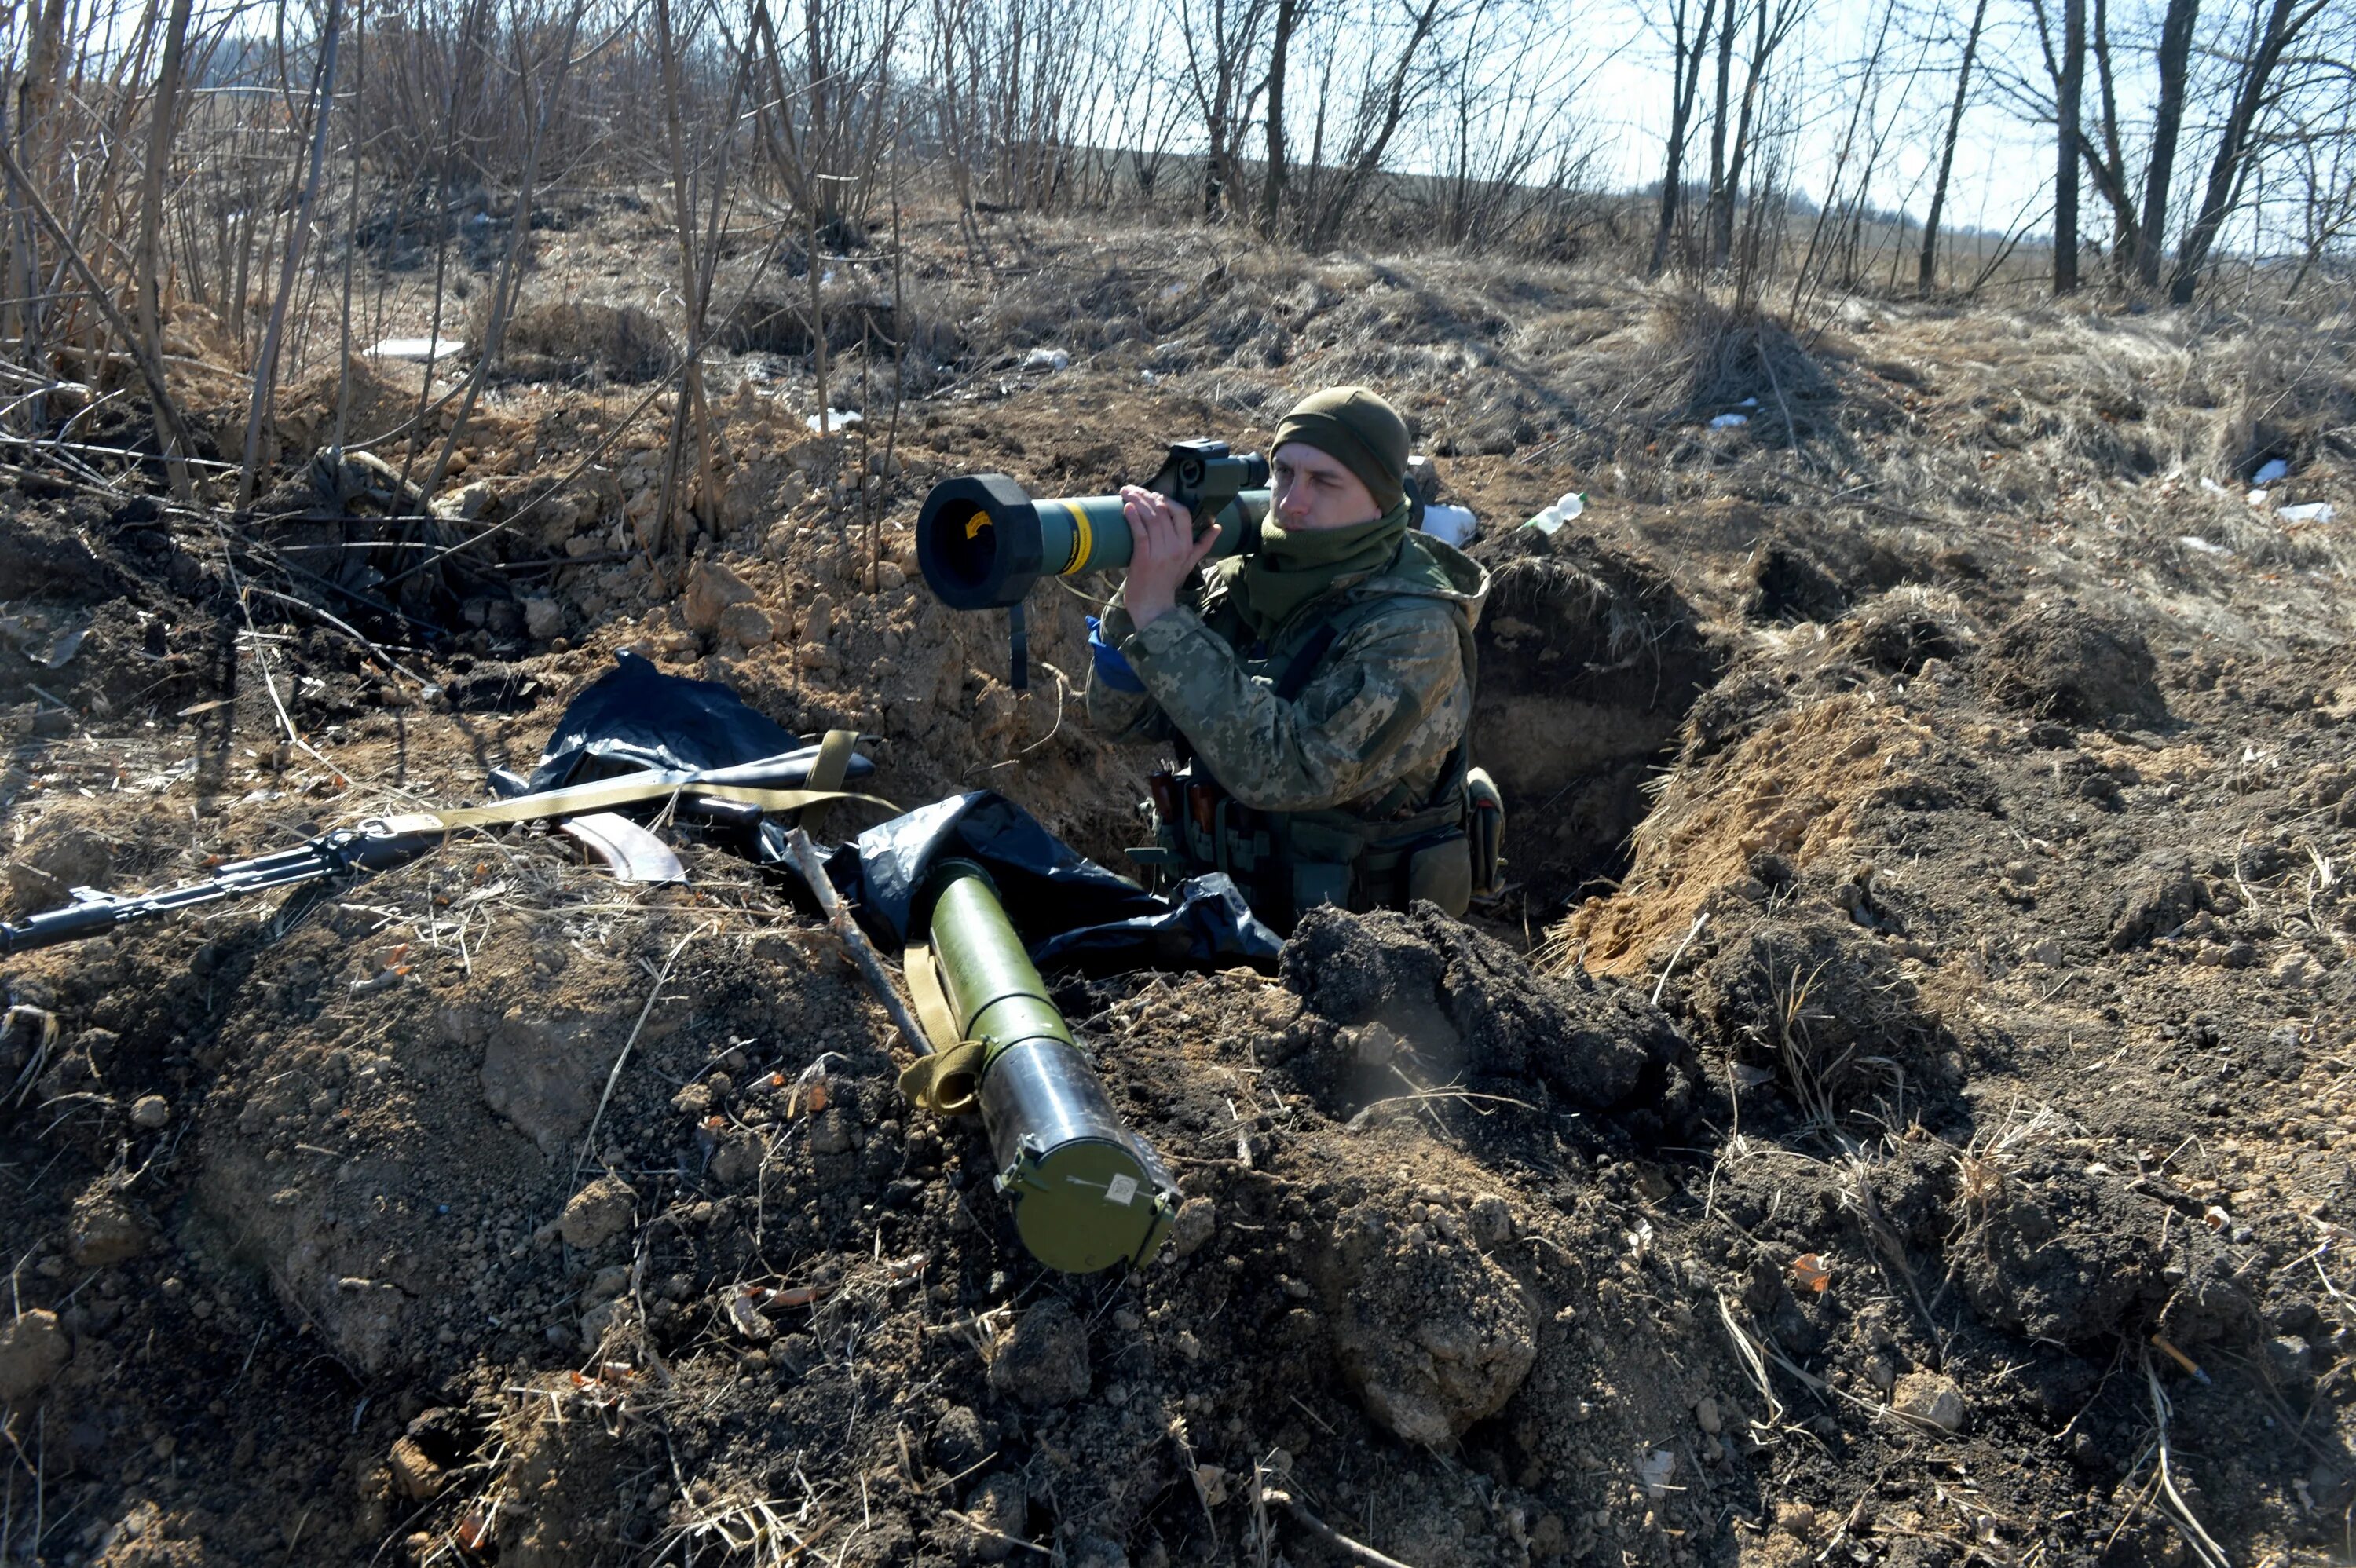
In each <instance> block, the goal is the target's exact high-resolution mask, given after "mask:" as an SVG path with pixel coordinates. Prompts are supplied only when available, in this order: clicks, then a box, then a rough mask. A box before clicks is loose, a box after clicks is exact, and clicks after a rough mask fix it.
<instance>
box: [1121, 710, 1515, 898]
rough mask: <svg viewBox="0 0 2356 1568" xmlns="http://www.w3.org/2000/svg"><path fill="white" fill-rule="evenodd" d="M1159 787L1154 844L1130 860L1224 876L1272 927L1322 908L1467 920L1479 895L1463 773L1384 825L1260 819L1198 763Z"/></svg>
mask: <svg viewBox="0 0 2356 1568" xmlns="http://www.w3.org/2000/svg"><path fill="white" fill-rule="evenodd" d="M1461 752H1462V748H1461V747H1460V748H1459V754H1461ZM1151 783H1152V786H1153V795H1154V802H1153V806H1154V809H1153V819H1154V840H1155V841H1154V843H1153V845H1152V846H1151V848H1150V849H1146V850H1142V851H1141V850H1135V849H1132V850H1131V851H1130V855H1131V857H1132V858H1134V859H1139V860H1142V861H1146V862H1148V863H1150V864H1155V865H1160V866H1164V867H1168V868H1171V869H1173V870H1176V871H1178V872H1179V874H1181V875H1187V874H1194V873H1200V872H1203V871H1225V872H1226V874H1227V875H1228V876H1230V877H1233V878H1234V879H1235V880H1236V884H1237V886H1238V887H1240V888H1242V889H1243V890H1244V891H1245V893H1246V895H1247V896H1248V897H1249V898H1250V900H1251V903H1252V907H1253V908H1254V909H1255V910H1257V911H1258V912H1260V913H1261V916H1262V918H1264V919H1267V920H1269V922H1270V923H1275V924H1280V925H1282V926H1285V927H1287V928H1289V927H1290V924H1291V923H1292V922H1293V921H1294V920H1295V919H1297V918H1299V916H1300V914H1301V912H1302V911H1304V910H1309V909H1313V908H1315V907H1316V906H1317V905H1319V904H1321V903H1331V904H1339V905H1341V906H1342V907H1343V908H1344V909H1352V910H1370V909H1404V908H1406V907H1407V905H1408V902H1409V901H1412V900H1415V899H1428V900H1430V901H1431V902H1433V903H1436V904H1438V905H1439V906H1440V908H1442V909H1444V910H1446V911H1447V912H1449V913H1451V914H1462V913H1463V912H1464V911H1465V909H1466V907H1467V906H1468V905H1470V904H1471V902H1472V895H1473V893H1474V891H1476V887H1475V881H1476V879H1475V875H1474V865H1473V859H1474V857H1473V850H1472V835H1471V834H1470V833H1469V832H1468V831H1467V827H1468V821H1467V818H1468V812H1467V809H1466V802H1467V794H1466V791H1465V788H1464V780H1463V777H1462V770H1461V769H1459V768H1453V767H1451V768H1447V769H1443V770H1442V773H1441V778H1440V787H1439V790H1438V791H1437V793H1436V797H1435V799H1434V800H1433V801H1431V802H1430V804H1428V805H1423V806H1421V807H1419V808H1418V809H1415V810H1411V811H1403V812H1398V813H1396V814H1394V815H1391V816H1383V817H1367V816H1358V815H1356V814H1355V813H1352V812H1347V811H1330V810H1329V811H1260V810H1257V809H1255V808H1253V807H1251V806H1248V805H1245V804H1244V803H1243V802H1241V801H1239V800H1237V799H1236V798H1235V796H1233V795H1229V794H1228V793H1227V792H1226V790H1225V789H1223V788H1221V787H1220V785H1219V784H1218V781H1217V780H1215V779H1214V778H1212V777H1211V775H1210V773H1209V771H1208V770H1207V769H1205V767H1204V766H1203V765H1202V763H1200V762H1199V761H1195V762H1191V763H1188V764H1187V765H1186V766H1184V767H1182V768H1177V769H1173V770H1165V771H1164V772H1162V773H1156V774H1154V775H1153V778H1152V781H1151Z"/></svg>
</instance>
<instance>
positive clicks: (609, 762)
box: [531, 653, 864, 791]
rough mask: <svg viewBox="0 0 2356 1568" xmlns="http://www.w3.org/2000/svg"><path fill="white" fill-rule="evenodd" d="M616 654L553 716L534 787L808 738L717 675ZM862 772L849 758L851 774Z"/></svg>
mask: <svg viewBox="0 0 2356 1568" xmlns="http://www.w3.org/2000/svg"><path fill="white" fill-rule="evenodd" d="M615 658H616V664H615V666H614V667H613V668H612V669H610V670H607V671H606V672H605V674H604V675H602V676H600V677H598V678H597V680H596V682H595V684H594V685H592V686H591V687H590V688H588V689H587V690H585V691H584V692H582V694H581V695H580V696H578V697H576V698H574V699H573V700H572V702H571V703H570V704H569V705H567V706H566V708H565V709H564V716H563V717H562V718H561V719H559V720H557V721H556V730H555V732H554V733H553V734H552V735H550V736H549V738H548V744H547V746H546V747H545V748H544V749H542V751H541V754H540V765H539V766H538V767H536V768H534V769H533V770H532V773H531V787H532V788H533V789H534V790H535V791H537V790H544V789H557V788H560V787H562V785H565V784H583V783H586V782H588V781H590V780H592V779H600V778H604V777H606V776H607V775H608V774H612V773H635V772H637V771H638V770H640V769H644V768H725V767H733V766H734V765H735V764H736V763H753V762H758V761H760V760H761V759H762V758H764V757H775V756H780V755H782V754H784V753H785V752H793V751H798V750H800V749H801V748H802V746H803V745H804V743H805V742H804V741H802V740H801V739H800V738H799V737H798V736H796V735H793V734H791V733H789V732H788V731H787V730H786V729H785V727H784V726H782V725H780V724H778V723H777V722H776V721H775V720H771V719H769V718H766V717H765V716H764V715H763V714H761V713H760V712H758V711H756V710H755V709H754V708H753V707H752V706H751V705H750V704H748V703H747V702H745V700H744V699H743V698H741V697H739V696H737V695H736V694H735V693H734V691H731V690H729V689H728V688H726V687H724V686H722V685H720V684H719V683H718V682H717V681H710V680H690V679H688V678H687V677H684V676H677V675H665V674H663V672H662V671H660V670H659V669H657V668H656V667H654V666H653V665H651V664H649V663H648V661H646V660H645V659H642V658H640V657H639V656H637V655H636V654H632V653H622V654H616V656H615ZM860 761H864V759H860ZM862 772H863V770H862V769H861V768H860V767H859V766H858V764H857V763H856V762H854V763H853V765H852V767H851V773H852V775H853V776H854V777H855V776H858V775H860V774H861V773H862Z"/></svg>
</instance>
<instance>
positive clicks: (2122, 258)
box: [2078, 0, 2138, 283]
mask: <svg viewBox="0 0 2356 1568" xmlns="http://www.w3.org/2000/svg"><path fill="white" fill-rule="evenodd" d="M2093 47H2094V80H2095V81H2096V83H2097V84H2098V86H2099V88H2100V90H2101V92H2102V100H2103V144H2102V155H2101V156H2099V157H2097V156H2096V155H2095V153H2094V144H2092V143H2091V142H2090V141H2088V140H2087V139H2086V137H2085V136H2084V135H2083V133H2082V134H2081V135H2080V137H2079V139H2078V151H2079V153H2080V155H2082V156H2083V158H2084V160H2085V165H2086V172H2087V173H2088V174H2091V175H2093V176H2094V186H2095V188H2096V189H2097V190H2098V191H2100V192H2101V194H2102V197H2103V199H2104V201H2106V202H2108V203H2109V204H2110V208H2111V264H2112V268H2113V270H2114V271H2115V272H2117V274H2118V279H2119V282H2120V283H2126V282H2127V281H2128V273H2127V271H2126V268H2127V264H2128V262H2129V261H2130V260H2131V259H2132V258H2133V256H2134V254H2135V252H2136V249H2137V243H2138V242H2137V240H2136V212H2135V202H2134V200H2133V198H2131V197H2129V196H2128V195H2127V164H2126V153H2125V152H2124V151H2123V147H2124V140H2123V138H2122V137H2121V136H2120V134H2119V96H2118V81H2117V76H2116V72H2115V71H2114V70H2113V69H2112V66H2111V15H2110V0H2094V36H2093Z"/></svg>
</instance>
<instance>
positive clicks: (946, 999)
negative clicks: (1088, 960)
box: [902, 860, 1179, 1274]
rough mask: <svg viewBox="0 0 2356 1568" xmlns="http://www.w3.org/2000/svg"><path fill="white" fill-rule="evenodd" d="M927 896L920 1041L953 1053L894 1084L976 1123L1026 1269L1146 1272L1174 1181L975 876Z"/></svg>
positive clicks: (964, 871) (956, 873) (951, 880)
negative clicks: (1029, 1259) (915, 1088)
mask: <svg viewBox="0 0 2356 1568" xmlns="http://www.w3.org/2000/svg"><path fill="white" fill-rule="evenodd" d="M929 891H930V894H931V900H932V910H931V916H930V919H929V921H928V925H929V928H930V934H929V936H928V938H927V944H928V951H929V957H930V962H931V966H932V971H933V973H932V976H931V979H930V980H926V979H924V978H920V975H921V970H920V969H919V967H918V965H916V964H912V965H910V968H911V974H910V980H911V982H912V987H911V988H912V989H915V990H916V991H917V994H918V997H919V1007H920V1009H921V1010H924V1011H926V1013H928V1014H930V1015H932V1016H930V1017H927V1018H926V1024H927V1025H928V1030H927V1032H928V1033H929V1032H934V1030H933V1028H932V1027H929V1026H933V1025H934V1023H935V1019H938V1024H937V1029H938V1031H939V1032H943V1033H947V1032H948V1031H949V1030H952V1029H953V1030H954V1031H955V1034H954V1037H953V1038H955V1039H956V1040H958V1041H959V1042H960V1043H959V1044H958V1045H957V1046H956V1047H954V1048H951V1049H945V1050H943V1051H941V1052H940V1053H939V1054H937V1055H935V1056H930V1057H926V1058H925V1059H924V1060H923V1061H922V1062H920V1063H919V1067H920V1068H928V1069H929V1071H926V1072H912V1073H911V1074H910V1075H909V1076H908V1077H904V1078H903V1080H902V1084H903V1086H904V1087H911V1086H912V1085H911V1079H912V1078H913V1079H916V1080H918V1081H919V1082H921V1083H924V1084H925V1085H926V1087H925V1090H924V1092H923V1093H922V1095H921V1096H920V1097H922V1098H925V1099H926V1100H928V1101H929V1103H931V1104H933V1106H934V1108H935V1109H937V1110H942V1111H949V1112H955V1111H960V1110H978V1111H980V1114H981V1124H982V1127H983V1129H984V1130H985V1131H986V1132H987V1133H988V1134H989V1136H990V1149H991V1159H992V1163H994V1164H995V1165H996V1166H997V1168H998V1181H997V1185H998V1189H999V1190H1000V1191H1001V1192H1002V1193H1004V1194H1005V1195H1006V1198H1007V1200H1008V1201H1010V1202H1011V1203H1012V1204H1013V1206H1014V1228H1015V1230H1016V1232H1018V1233H1020V1234H1021V1236H1022V1238H1023V1246H1024V1248H1025V1249H1026V1250H1028V1251H1029V1252H1030V1253H1031V1255H1032V1256H1033V1257H1035V1258H1037V1259H1038V1260H1039V1261H1040V1262H1041V1263H1043V1264H1046V1265H1047V1266H1048V1267H1049V1268H1053V1269H1060V1270H1062V1271H1063V1272H1064V1273H1066V1274H1094V1273H1095V1272H1096V1271H1097V1270H1098V1269H1101V1268H1108V1267H1109V1266H1111V1265H1112V1264H1116V1263H1130V1264H1142V1263H1144V1262H1146V1261H1147V1260H1149V1259H1151V1257H1152V1256H1153V1254H1154V1253H1155V1252H1157V1251H1158V1250H1160V1248H1161V1246H1162V1238H1163V1237H1165V1236H1167V1235H1168V1234H1169V1233H1170V1224H1171V1221H1172V1220H1173V1218H1174V1217H1175V1215H1176V1213H1177V1203H1178V1196H1179V1194H1178V1184H1177V1182H1176V1181H1174V1180H1173V1179H1172V1178H1171V1175H1170V1172H1169V1170H1168V1168H1166V1167H1164V1166H1163V1165H1162V1161H1161V1159H1160V1158H1159V1157H1156V1156H1155V1154H1154V1152H1153V1150H1152V1149H1151V1147H1149V1146H1148V1145H1147V1144H1146V1142H1145V1140H1144V1139H1143V1138H1142V1137H1141V1136H1138V1135H1137V1134H1136V1133H1134V1132H1132V1131H1130V1128H1129V1127H1128V1126H1127V1125H1125V1124H1124V1123H1123V1122H1122V1121H1121V1119H1120V1114H1119V1112H1118V1111H1116V1110H1114V1109H1113V1105H1112V1102H1111V1101H1110V1100H1109V1099H1108V1098H1107V1097H1106V1095H1105V1091H1104V1084H1103V1083H1102V1082H1101V1081H1099V1080H1098V1077H1097V1072H1096V1069H1095V1067H1093V1066H1092V1065H1090V1063H1089V1061H1088V1059H1087V1057H1086V1056H1084V1055H1082V1054H1081V1053H1080V1049H1079V1047H1078V1046H1077V1045H1076V1044H1075V1043H1074V1041H1073V1040H1072V1031H1071V1029H1070V1028H1069V1027H1068V1026H1067V1025H1066V1023H1065V1022H1064V1017H1063V1014H1062V1013H1061V1012H1059V1011H1057V1010H1056V1008H1055V1002H1054V1001H1053V1000H1052V999H1051V998H1050V997H1048V995H1047V987H1046V984H1045V982H1044V981H1043V980H1041V979H1040V977H1039V971H1038V969H1037V968H1036V967H1034V966H1033V964H1032V962H1031V959H1030V956H1029V955H1027V954H1026V953H1024V952H1023V939H1022V938H1021V937H1020V936H1018V935H1017V934H1016V933H1015V930H1014V926H1013V924H1012V922H1010V921H1009V920H1008V919H1007V918H1006V911H1005V909H1004V908H1003V906H1001V904H1000V903H999V901H998V893H997V891H996V890H995V889H994V888H992V887H991V882H990V879H989V877H988V876H987V875H985V874H984V873H983V871H982V869H981V868H980V867H979V866H977V865H975V864H973V863H972V862H971V861H969V860H948V861H944V862H942V863H941V865H940V866H939V868H938V869H937V870H936V871H935V872H934V874H933V878H932V882H931V887H930V890H929ZM912 956H914V955H912ZM933 981H937V991H936V992H935V994H934V995H933V996H931V997H926V995H925V992H926V988H927V987H928V986H929V985H930V984H931V983H932V982H933Z"/></svg>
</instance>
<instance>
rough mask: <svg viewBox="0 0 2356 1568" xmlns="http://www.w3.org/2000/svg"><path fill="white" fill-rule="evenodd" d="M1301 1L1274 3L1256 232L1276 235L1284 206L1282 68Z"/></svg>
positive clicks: (1282, 0)
mask: <svg viewBox="0 0 2356 1568" xmlns="http://www.w3.org/2000/svg"><path fill="white" fill-rule="evenodd" d="M1301 10H1302V0H1276V27H1275V34H1274V36H1273V37H1270V38H1269V48H1268V110H1267V115H1266V120H1267V124H1268V166H1267V168H1266V169H1265V170H1264V171H1263V172H1262V174H1261V176H1260V182H1259V229H1260V232H1261V233H1263V234H1273V233H1275V232H1276V226H1277V216H1278V214H1279V213H1280V211H1281V210H1282V209H1283V207H1284V67H1285V61H1286V59H1287V57H1288V56H1290V54H1291V52H1292V35H1293V32H1294V30H1295V29H1296V28H1297V27H1299V26H1300V23H1301Z"/></svg>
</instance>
